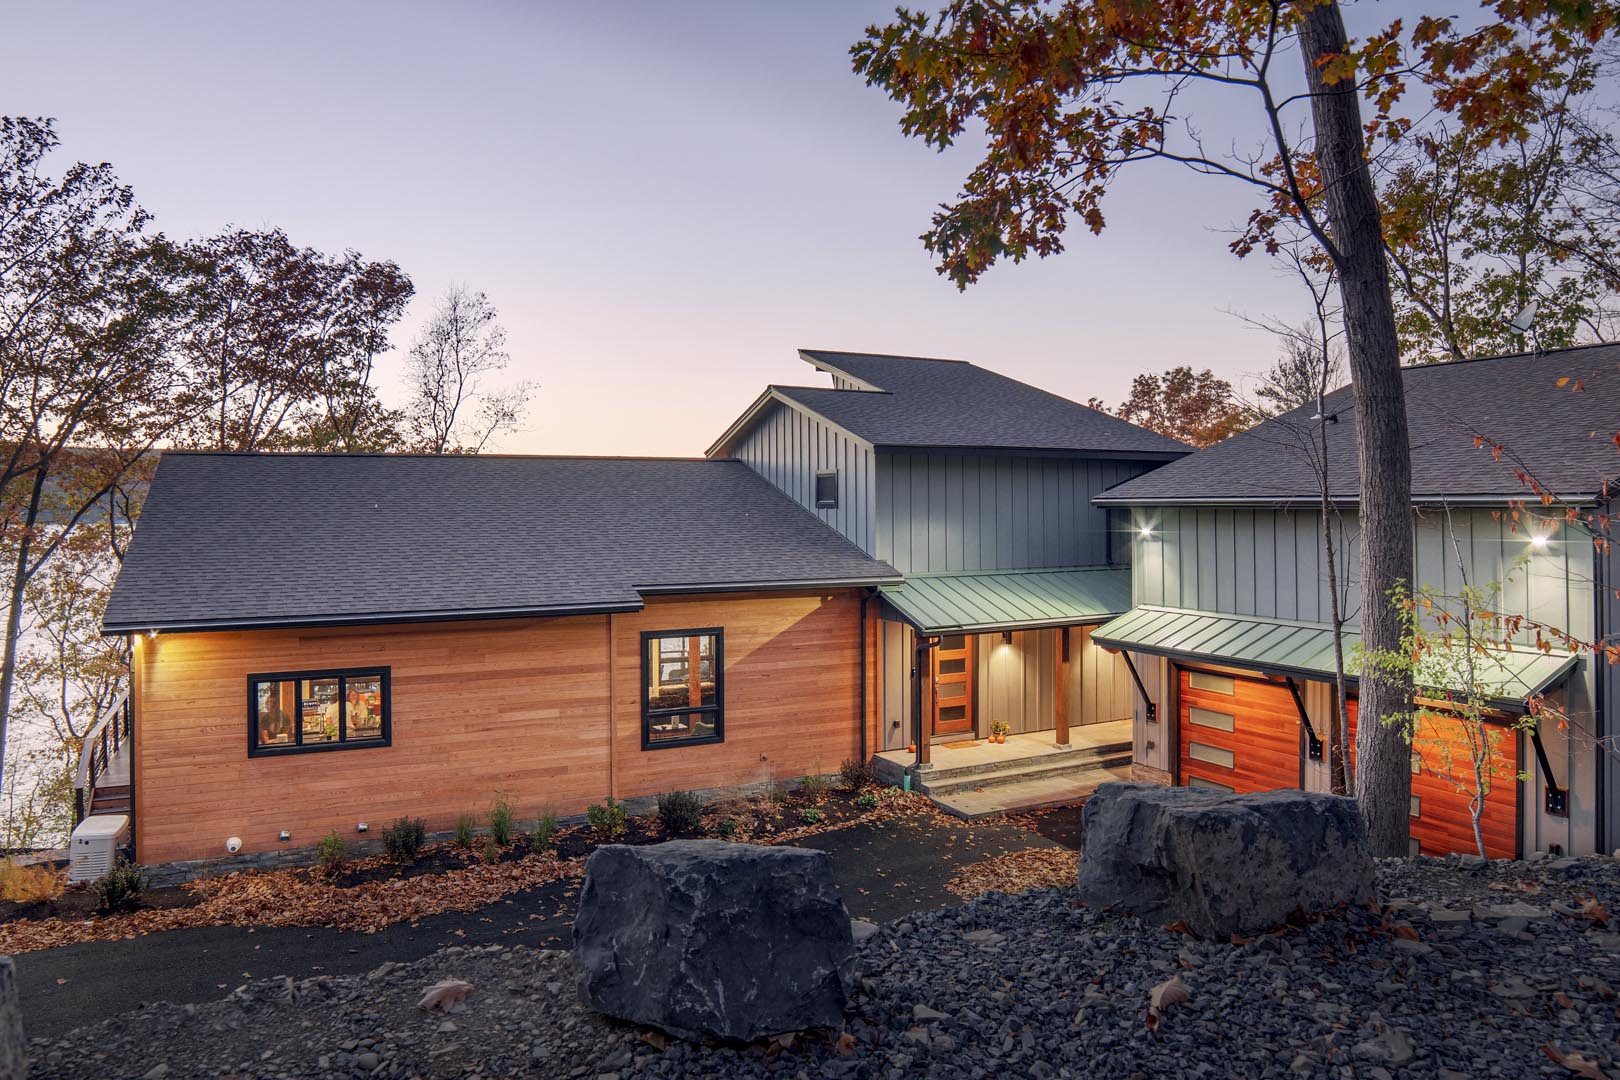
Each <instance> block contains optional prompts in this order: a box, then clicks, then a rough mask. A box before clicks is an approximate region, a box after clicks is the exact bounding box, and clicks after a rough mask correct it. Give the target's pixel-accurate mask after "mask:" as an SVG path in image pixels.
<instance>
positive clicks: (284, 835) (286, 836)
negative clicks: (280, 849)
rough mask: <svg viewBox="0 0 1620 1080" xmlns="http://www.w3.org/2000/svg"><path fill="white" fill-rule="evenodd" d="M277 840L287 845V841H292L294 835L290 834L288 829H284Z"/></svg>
mask: <svg viewBox="0 0 1620 1080" xmlns="http://www.w3.org/2000/svg"><path fill="white" fill-rule="evenodd" d="M276 839H278V840H280V841H281V842H282V843H283V844H285V843H286V842H287V841H289V840H291V839H292V833H290V832H288V831H287V830H286V829H282V830H281V832H280V833H279V834H278V835H277V837H276Z"/></svg>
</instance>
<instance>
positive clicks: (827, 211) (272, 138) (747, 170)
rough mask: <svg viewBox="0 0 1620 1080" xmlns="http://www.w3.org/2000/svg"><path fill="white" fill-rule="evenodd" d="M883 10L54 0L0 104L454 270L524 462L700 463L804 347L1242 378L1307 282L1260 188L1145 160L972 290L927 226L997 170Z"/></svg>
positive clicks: (169, 190) (1119, 383) (71, 143)
mask: <svg viewBox="0 0 1620 1080" xmlns="http://www.w3.org/2000/svg"><path fill="white" fill-rule="evenodd" d="M891 9H892V4H891V3H886V2H883V0H837V2H832V0H828V2H816V3H793V4H790V3H777V2H747V0H732V2H712V3H711V2H696V0H694V2H689V3H681V4H668V3H655V2H642V3H624V4H612V5H609V4H594V3H481V4H455V5H451V4H424V3H403V2H401V3H382V2H372V3H358V2H357V3H343V4H326V3H308V2H305V3H276V4H267V5H254V6H248V5H240V4H214V3H188V2H175V3H164V4H161V5H150V6H147V5H129V4H112V3H95V4H91V3H69V4H61V5H57V4H39V5H32V6H29V7H13V8H11V9H9V10H8V13H7V16H6V20H5V22H6V31H5V32H6V37H7V38H8V39H9V40H8V48H7V49H6V53H7V58H6V62H5V64H4V65H3V66H0V101H3V102H4V106H3V108H4V109H5V111H7V112H9V113H14V114H25V115H47V116H54V117H56V118H57V120H58V127H59V131H60V133H61V135H62V137H63V149H62V152H61V153H60V155H59V163H61V164H65V163H66V161H67V160H68V159H69V158H73V159H78V158H83V159H88V160H95V161H101V160H105V161H110V162H112V163H114V165H115V166H116V167H117V169H118V171H119V173H120V175H121V176H122V177H123V178H124V179H125V180H126V181H127V182H129V183H131V184H133V185H134V187H135V190H136V194H137V196H138V198H139V199H140V201H141V202H142V204H143V205H145V206H146V207H147V209H148V210H150V211H152V212H153V213H154V214H155V215H156V217H157V225H158V227H160V228H162V229H163V230H164V231H165V232H167V233H169V234H170V235H172V236H182V237H184V236H195V235H204V234H208V233H211V232H215V231H218V230H220V229H222V228H224V227H225V226H227V225H232V224H235V225H242V226H248V227H260V226H279V227H281V228H283V229H285V230H286V231H287V232H288V233H289V234H290V236H291V237H292V238H293V240H294V241H295V242H297V243H300V244H308V245H313V246H315V247H318V248H322V249H326V250H341V249H343V248H346V247H352V248H356V249H358V250H359V251H361V252H363V253H364V254H366V255H367V256H370V257H373V258H382V257H386V258H391V259H394V260H396V261H397V262H399V263H400V264H401V265H402V266H403V267H404V268H405V269H406V271H407V272H409V273H410V274H411V276H412V277H413V278H414V280H415V282H416V286H417V291H418V292H417V299H416V300H415V301H414V302H413V305H412V309H411V311H410V313H409V315H408V316H407V319H406V321H405V323H404V325H402V326H401V327H400V329H399V332H398V333H397V335H396V341H397V345H398V347H397V348H396V350H395V351H394V352H393V353H392V354H390V356H389V357H387V358H385V360H384V364H383V368H384V374H383V380H382V381H383V392H384V396H385V398H387V397H389V396H390V395H391V394H393V393H394V391H395V389H396V387H395V384H394V383H393V379H394V377H395V376H394V372H396V371H397V369H398V366H399V361H400V357H401V356H402V354H403V351H404V348H405V347H406V346H407V345H408V344H409V341H410V339H411V337H412V335H413V334H414V333H415V329H416V325H417V323H418V322H419V321H420V319H421V318H422V317H423V316H424V315H425V313H426V311H427V309H428V308H429V307H430V306H431V304H432V302H433V300H434V298H435V297H436V296H437V295H438V294H439V293H441V292H442V291H443V290H444V288H445V286H446V285H447V284H448V283H450V282H452V281H457V282H464V283H466V284H467V285H468V286H470V287H472V288H476V289H482V290H484V291H485V292H487V293H488V294H489V295H490V297H491V299H492V300H493V301H494V302H495V304H496V305H497V306H498V307H499V309H500V312H501V315H502V320H503V322H504V324H505V325H506V327H507V330H508V334H509V342H508V346H509V350H510V352H511V353H512V355H513V367H512V370H511V374H513V376H514V377H522V378H528V379H532V380H534V381H536V382H538V383H540V385H541V388H540V390H539V393H538V394H537V396H536V397H535V399H534V402H533V405H532V407H531V410H530V414H529V418H528V421H527V423H526V425H525V430H524V431H523V432H521V433H520V434H517V435H513V436H509V437H507V438H506V439H505V440H504V441H503V442H502V444H501V445H500V447H499V449H503V450H508V451H514V452H524V453H593V454H699V453H701V452H702V451H703V449H704V448H705V447H706V446H707V445H708V444H709V443H710V441H711V440H712V439H713V438H715V437H716V436H717V435H719V434H720V432H721V431H723V430H724V429H725V427H726V426H727V424H728V423H729V422H730V421H731V420H732V419H733V418H734V417H735V416H736V415H737V414H738V413H740V412H741V411H742V410H743V408H745V407H746V406H747V404H748V403H749V402H750V401H752V400H753V399H754V397H755V396H756V395H757V394H758V393H759V392H760V390H761V389H762V388H763V386H764V385H765V384H766V383H769V382H785V383H811V384H814V385H820V384H822V383H823V381H824V379H825V377H824V376H820V375H818V374H817V373H816V372H814V371H812V370H811V369H810V368H809V367H807V366H806V365H805V364H804V363H803V362H802V361H800V360H799V359H798V356H797V353H796V352H795V350H796V349H797V348H799V347H817V348H830V349H848V350H864V351H873V352H896V353H913V354H917V355H924V356H946V357H955V358H960V359H965V360H971V361H974V362H976V363H979V364H982V365H984V366H987V367H990V368H993V369H995V370H997V371H1000V372H1002V373H1004V374H1007V375H1010V376H1013V377H1015V378H1018V379H1022V380H1025V381H1026V382H1031V383H1034V384H1036V385H1039V386H1041V387H1044V388H1046V389H1048V390H1051V391H1053V392H1056V393H1059V394H1063V395H1065V396H1068V397H1071V398H1074V399H1077V400H1080V401H1084V400H1085V399H1086V398H1088V397H1089V396H1091V395H1093V394H1095V395H1098V396H1101V397H1102V398H1104V399H1105V400H1107V401H1110V402H1114V401H1118V400H1119V399H1120V398H1122V397H1123V396H1124V395H1125V393H1126V391H1127V389H1128V386H1129V384H1130V380H1131V377H1132V376H1133V375H1134V374H1136V373H1137V372H1140V371H1147V370H1160V369H1163V368H1165V367H1168V366H1172V365H1174V364H1179V363H1192V364H1194V365H1195V366H1198V367H1204V366H1208V367H1212V368H1214V369H1215V371H1216V372H1217V373H1219V374H1221V375H1224V376H1226V377H1228V378H1231V379H1233V380H1234V381H1244V382H1249V383H1252V378H1250V379H1246V378H1245V377H1247V376H1252V375H1254V374H1257V373H1259V372H1261V371H1263V370H1264V369H1265V368H1266V367H1268V366H1269V365H1270V362H1271V360H1272V357H1273V354H1274V348H1275V347H1274V343H1273V342H1272V340H1271V339H1270V338H1269V337H1267V335H1265V334H1264V333H1261V332H1259V331H1257V330H1255V329H1253V328H1251V327H1249V326H1247V325H1245V324H1244V323H1243V322H1242V321H1240V320H1239V319H1238V318H1237V317H1235V315H1233V314H1232V313H1231V312H1232V311H1234V310H1235V311H1241V312H1244V313H1247V314H1250V315H1285V316H1293V315H1295V314H1296V313H1298V312H1299V311H1300V310H1301V305H1302V302H1303V296H1302V294H1301V293H1300V291H1299V287H1298V286H1297V285H1295V284H1293V283H1291V282H1289V281H1288V280H1286V279H1285V278H1284V277H1283V276H1281V275H1280V273H1279V272H1278V269H1277V267H1276V266H1274V265H1273V264H1272V263H1271V262H1270V261H1269V260H1267V259H1265V258H1264V257H1251V258H1250V259H1248V260H1245V261H1242V262H1240V261H1238V260H1237V259H1235V258H1233V257H1232V256H1231V255H1230V254H1228V253H1227V251H1226V241H1227V237H1226V236H1225V235H1224V234H1223V233H1222V232H1221V231H1220V230H1223V229H1225V228H1226V227H1227V226H1228V225H1229V224H1230V223H1232V222H1236V221H1240V220H1242V218H1243V217H1245V216H1246V214H1247V211H1248V209H1249V208H1250V205H1251V200H1252V198H1253V196H1252V195H1251V194H1250V193H1249V192H1248V191H1246V190H1244V189H1243V188H1241V187H1239V186H1238V185H1236V184H1232V183H1225V182H1221V181H1215V180H1210V179H1204V178H1199V177H1194V176H1191V175H1188V174H1185V173H1182V172H1178V171H1176V170H1175V169H1174V168H1173V167H1172V166H1168V165H1165V166H1148V167H1146V168H1144V169H1141V170H1139V171H1137V172H1134V173H1129V174H1127V175H1126V176H1125V177H1124V178H1123V179H1122V180H1121V181H1120V182H1119V184H1118V186H1117V188H1116V190H1115V192H1114V193H1113V195H1112V196H1111V201H1110V203H1109V205H1108V207H1107V210H1108V213H1109V219H1110V225H1109V228H1108V230H1107V231H1106V232H1105V233H1104V234H1103V236H1101V237H1100V238H1099V237H1092V236H1090V235H1089V234H1086V233H1085V232H1084V231H1081V230H1076V231H1074V232H1072V233H1071V237H1070V241H1069V251H1068V252H1067V253H1066V254H1064V255H1061V256H1059V257H1057V258H1054V259H1050V260H1047V261H1045V262H1029V263H1025V264H1024V265H1022V266H1016V267H1015V266H1011V265H1008V266H1004V267H1000V268H997V269H995V270H993V271H992V272H991V273H990V274H989V275H988V276H987V277H986V278H985V279H984V280H983V281H982V282H981V283H980V284H978V285H976V286H974V287H973V288H972V289H970V290H969V291H968V292H966V293H965V294H964V293H958V292H957V290H956V289H955V287H954V286H952V285H951V284H950V283H949V282H948V281H946V280H945V279H943V278H941V277H939V276H938V275H937V274H936V273H935V271H934V267H933V265H932V264H931V262H930V260H929V257H928V255H927V253H926V252H924V251H923V248H922V245H921V243H920V241H919V240H918V239H917V237H918V234H920V233H921V232H922V231H923V230H924V229H925V228H926V227H927V225H928V220H929V215H930V212H931V210H932V208H933V207H934V206H935V205H936V204H937V203H939V202H940V201H942V200H945V199H948V198H949V197H950V196H951V195H952V194H953V192H954V191H955V190H956V189H957V186H958V184H959V183H960V181H961V178H962V177H963V176H964V175H965V174H966V172H967V171H968V170H969V169H971V168H972V166H973V164H974V162H975V161H976V157H975V152H974V149H973V148H972V147H969V146H964V147H963V148H961V149H959V150H956V151H951V152H947V153H945V154H943V155H941V154H937V153H935V152H934V151H933V150H931V149H929V148H928V147H926V146H924V145H922V144H921V143H918V142H914V141H911V140H907V139H905V138H903V137H902V136H901V134H900V132H899V129H898V126H897V124H896V119H897V117H898V115H899V108H898V106H896V105H895V104H894V103H892V102H890V101H889V100H888V99H887V98H886V97H885V96H884V95H883V94H882V93H881V92H879V91H878V90H875V89H872V88H869V87H867V86H865V85H864V83H863V82H862V81H861V80H860V79H859V78H857V77H856V76H855V75H854V74H852V73H851V71H850V65H849V59H848V55H847V50H848V47H849V45H850V44H851V43H852V42H853V41H855V40H856V39H857V38H858V37H860V35H861V32H862V30H863V28H864V27H865V26H867V24H869V23H871V22H874V21H882V20H883V19H884V18H885V17H886V16H887V15H888V14H889V12H890V11H891Z"/></svg>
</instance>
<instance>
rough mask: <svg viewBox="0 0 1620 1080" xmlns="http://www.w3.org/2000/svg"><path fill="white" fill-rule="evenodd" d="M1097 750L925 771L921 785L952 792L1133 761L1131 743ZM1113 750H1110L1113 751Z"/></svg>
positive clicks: (933, 791)
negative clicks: (977, 766) (995, 764)
mask: <svg viewBox="0 0 1620 1080" xmlns="http://www.w3.org/2000/svg"><path fill="white" fill-rule="evenodd" d="M1095 749H1096V751H1097V752H1091V751H1086V752H1077V753H1071V754H1046V755H1042V756H1041V757H1036V758H1026V759H1025V760H1023V761H1009V762H1001V763H999V767H992V768H985V769H979V768H975V769H965V770H958V769H952V770H950V771H949V772H945V773H938V772H936V773H929V774H925V775H924V776H923V778H922V782H921V784H920V785H919V786H920V787H921V789H922V790H923V791H924V792H926V793H927V794H928V795H931V796H932V795H950V794H952V793H954V792H958V791H972V790H974V789H975V788H992V787H1001V786H1003V785H1005V784H1018V783H1023V782H1025V781H1031V780H1045V779H1054V778H1056V779H1061V778H1064V777H1074V776H1079V775H1082V774H1084V773H1086V772H1089V771H1092V770H1097V769H1109V768H1118V767H1120V766H1122V765H1129V764H1130V763H1131V746H1130V744H1129V743H1125V744H1123V745H1120V746H1116V747H1111V748H1108V747H1098V748H1095ZM1110 750H1111V752H1108V751H1110Z"/></svg>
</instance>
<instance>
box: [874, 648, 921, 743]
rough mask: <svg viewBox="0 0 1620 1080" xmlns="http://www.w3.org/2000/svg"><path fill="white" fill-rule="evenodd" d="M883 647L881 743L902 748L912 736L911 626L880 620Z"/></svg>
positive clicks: (879, 694) (879, 707)
mask: <svg viewBox="0 0 1620 1080" xmlns="http://www.w3.org/2000/svg"><path fill="white" fill-rule="evenodd" d="M878 633H879V637H880V648H881V649H882V650H883V655H882V657H881V658H880V659H879V661H878V671H879V672H880V675H881V679H882V686H881V687H880V688H879V690H878V701H879V705H878V744H879V747H880V748H881V749H883V750H899V749H901V748H902V747H904V746H905V745H906V744H907V743H909V742H911V739H912V735H913V732H912V723H913V722H912V715H911V708H912V705H911V696H912V682H911V665H912V664H913V663H915V662H916V661H915V656H916V654H915V652H914V651H913V650H914V649H915V646H916V639H915V637H913V635H912V631H911V627H909V626H907V625H906V624H905V623H903V622H898V621H896V620H893V619H881V620H879V622H878Z"/></svg>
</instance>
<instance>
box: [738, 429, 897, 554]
mask: <svg viewBox="0 0 1620 1080" xmlns="http://www.w3.org/2000/svg"><path fill="white" fill-rule="evenodd" d="M731 456H732V457H734V458H736V459H737V460H739V461H741V462H742V463H743V464H745V465H747V466H748V467H749V468H750V469H753V470H754V471H755V472H756V473H758V474H759V475H761V476H763V477H764V478H765V479H766V480H768V481H770V483H771V484H773V485H774V486H776V487H777V488H778V489H780V490H781V491H783V492H785V493H786V494H787V495H788V497H789V498H791V499H792V500H793V501H794V502H796V503H798V504H799V505H800V506H802V507H804V508H805V509H806V510H809V511H810V512H811V513H813V514H815V515H816V516H817V517H818V518H820V519H821V520H822V521H823V522H825V523H826V524H827V525H830V526H831V527H832V528H834V529H836V530H838V532H839V533H841V534H842V535H843V536H844V537H845V538H846V539H848V540H850V541H851V542H853V543H854V544H855V545H856V546H857V547H859V548H860V549H861V550H862V551H865V552H866V553H867V554H871V553H872V551H873V550H874V547H875V545H876V542H877V533H876V523H875V519H874V514H873V507H874V499H875V498H876V483H875V481H874V469H875V461H874V454H873V452H872V449H871V447H869V446H867V445H866V444H865V443H862V442H859V441H857V440H855V439H852V438H850V437H849V436H848V435H845V434H844V433H842V432H841V431H839V430H838V429H836V428H834V427H832V426H830V425H828V424H825V423H823V422H822V421H820V420H817V419H816V418H815V417H813V416H809V415H807V414H805V413H802V412H800V411H799V410H797V409H792V408H789V407H787V406H785V405H783V404H782V403H780V402H776V403H774V404H772V405H771V406H770V408H769V409H767V410H766V413H765V415H764V416H763V417H761V418H760V420H759V422H758V423H757V424H755V425H754V427H753V429H752V430H751V431H749V433H748V434H747V436H745V437H744V438H743V439H742V440H741V441H739V442H738V443H737V445H736V446H735V447H734V448H733V449H732V452H731ZM818 472H837V473H838V505H837V507H835V508H832V509H817V508H816V473H818Z"/></svg>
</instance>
